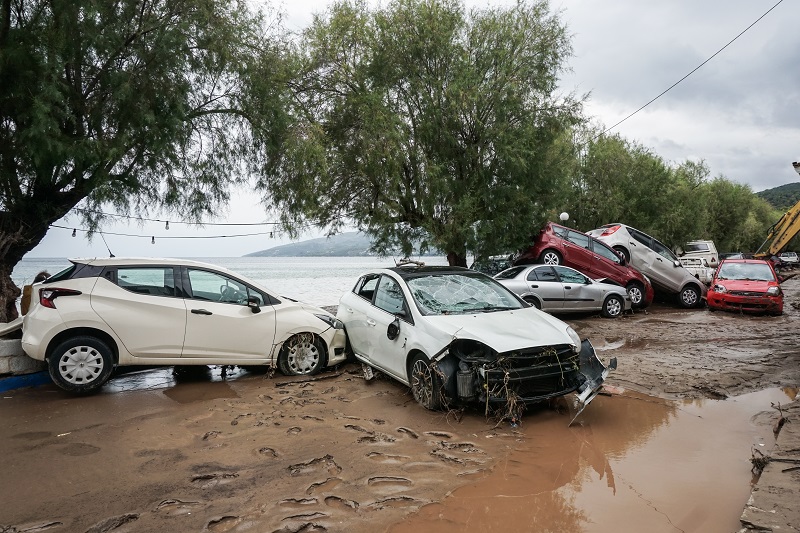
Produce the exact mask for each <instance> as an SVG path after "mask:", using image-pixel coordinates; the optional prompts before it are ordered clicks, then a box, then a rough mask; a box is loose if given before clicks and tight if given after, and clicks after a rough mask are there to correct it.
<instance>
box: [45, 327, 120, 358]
mask: <svg viewBox="0 0 800 533" xmlns="http://www.w3.org/2000/svg"><path fill="white" fill-rule="evenodd" d="M80 336H88V337H96V338H97V339H99V340H101V341H103V342H104V343H105V344H106V345H107V346H108V347H109V349H110V350H111V356H112V358H113V359H114V364H115V365H116V364H118V363H119V346H118V345H117V341H116V340H115V339H114V337H112V336H111V335H109V334H108V333H107V332H105V331H103V330H102V329H97V328H89V327H80V328H70V329H66V330H64V331H62V332H60V333H58V334H57V335H56V336H55V337H53V338H52V339H50V342H49V344H48V345H47V351H46V352H45V356H44V358H45V361H49V360H50V356H52V355H53V351H54V350H55V349H56V346H58V345H59V344H61V343H62V342H64V341H66V340H67V339H71V338H73V337H80Z"/></svg>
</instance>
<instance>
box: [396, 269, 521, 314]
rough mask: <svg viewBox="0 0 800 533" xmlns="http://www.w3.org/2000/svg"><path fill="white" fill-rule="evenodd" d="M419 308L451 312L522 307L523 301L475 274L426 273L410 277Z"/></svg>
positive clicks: (421, 309)
mask: <svg viewBox="0 0 800 533" xmlns="http://www.w3.org/2000/svg"><path fill="white" fill-rule="evenodd" d="M408 287H409V288H410V289H411V294H412V295H413V296H414V300H415V301H416V302H417V305H418V306H419V309H420V311H421V312H422V313H423V314H426V315H452V314H462V313H473V312H475V311H506V310H508V309H520V308H521V307H522V304H520V303H519V301H518V300H517V299H516V298H514V297H513V296H512V295H511V294H510V293H509V292H508V291H506V290H505V289H503V288H502V287H499V286H498V285H497V284H496V283H495V282H493V281H491V280H489V279H487V278H480V277H475V276H463V275H449V276H424V277H419V278H413V279H410V280H409V281H408Z"/></svg>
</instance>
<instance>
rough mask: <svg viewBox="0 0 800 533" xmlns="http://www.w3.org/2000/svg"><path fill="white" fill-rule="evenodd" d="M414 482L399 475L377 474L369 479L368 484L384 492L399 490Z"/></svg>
mask: <svg viewBox="0 0 800 533" xmlns="http://www.w3.org/2000/svg"><path fill="white" fill-rule="evenodd" d="M413 484H414V482H413V481H411V480H410V479H408V478H405V477H397V476H375V477H371V478H369V479H368V480H367V485H369V486H370V487H372V488H373V489H375V490H379V491H382V492H399V491H401V490H406V489H407V488H408V487H410V486H411V485H413Z"/></svg>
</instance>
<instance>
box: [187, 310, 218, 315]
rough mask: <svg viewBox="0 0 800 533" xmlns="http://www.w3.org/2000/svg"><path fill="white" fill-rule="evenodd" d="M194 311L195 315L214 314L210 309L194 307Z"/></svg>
mask: <svg viewBox="0 0 800 533" xmlns="http://www.w3.org/2000/svg"><path fill="white" fill-rule="evenodd" d="M192 313H193V314H195V315H213V314H214V313H212V312H211V311H208V310H206V309H192Z"/></svg>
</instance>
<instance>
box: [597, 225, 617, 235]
mask: <svg viewBox="0 0 800 533" xmlns="http://www.w3.org/2000/svg"><path fill="white" fill-rule="evenodd" d="M621 227H622V226H619V225H616V226H609V227H607V228H606V229H605V231H604V232H603V233H602V234H601V235H600V236H601V237H608V236H609V235H613V234H614V232H615V231H617V230H618V229H619V228H621Z"/></svg>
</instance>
